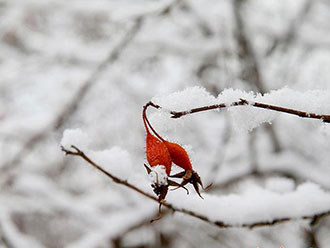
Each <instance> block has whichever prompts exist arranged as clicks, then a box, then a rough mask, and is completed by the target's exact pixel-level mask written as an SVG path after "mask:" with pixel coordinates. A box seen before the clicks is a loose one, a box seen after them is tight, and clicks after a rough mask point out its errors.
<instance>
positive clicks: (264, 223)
mask: <svg viewBox="0 0 330 248" xmlns="http://www.w3.org/2000/svg"><path fill="white" fill-rule="evenodd" d="M72 148H73V150H68V149H65V148H64V147H62V151H63V152H65V154H66V155H72V156H78V157H81V158H82V159H84V160H85V161H86V162H88V163H89V164H90V165H92V166H93V167H94V168H96V169H97V170H99V171H101V172H102V173H103V174H105V175H106V176H107V177H109V178H110V179H112V180H113V181H114V182H115V183H117V184H121V185H124V186H126V187H128V188H130V189H132V190H134V191H136V192H138V193H139V194H141V195H143V196H145V197H147V198H149V199H151V200H153V201H155V202H157V203H158V198H156V197H155V196H152V195H150V194H149V193H146V192H144V191H143V190H141V189H139V188H137V187H136V186H134V185H132V184H130V183H128V182H127V181H126V180H122V179H119V178H118V177H116V176H113V175H112V174H110V173H109V172H107V171H106V170H104V169H103V168H102V167H101V166H99V165H98V164H96V163H95V162H94V161H92V160H91V159H90V158H89V157H88V156H87V155H86V154H85V153H84V152H82V151H81V150H80V149H79V148H77V147H75V146H72ZM163 206H165V207H167V208H169V209H170V210H172V211H174V212H180V213H184V214H186V215H190V216H192V217H195V218H197V219H200V220H202V221H205V222H207V223H209V224H211V225H214V226H217V227H219V228H232V227H245V228H250V229H252V228H255V227H263V226H273V225H276V224H281V223H285V222H289V221H293V220H299V219H302V220H310V221H311V225H315V224H317V223H318V221H319V220H320V219H322V218H324V217H326V216H329V215H330V210H329V211H325V212H321V213H318V214H313V215H307V216H303V217H300V218H291V217H283V218H279V219H274V220H272V221H259V222H255V223H246V224H241V225H235V224H226V223H225V222H223V221H213V220H210V219H209V218H208V217H206V216H204V215H202V214H199V213H196V212H194V211H191V210H187V209H184V208H177V207H175V206H173V205H172V204H170V203H167V202H164V203H163Z"/></svg>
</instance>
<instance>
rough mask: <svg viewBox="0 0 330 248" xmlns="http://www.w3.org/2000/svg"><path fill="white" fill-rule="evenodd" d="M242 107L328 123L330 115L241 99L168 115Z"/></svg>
mask: <svg viewBox="0 0 330 248" xmlns="http://www.w3.org/2000/svg"><path fill="white" fill-rule="evenodd" d="M148 104H149V106H152V107H154V108H157V109H160V108H161V107H160V106H159V105H157V104H155V103H152V102H151V103H148ZM244 105H249V106H252V107H255V108H262V109H268V110H273V111H277V112H282V113H287V114H291V115H296V116H299V117H302V118H310V119H319V120H322V121H323V122H326V123H330V115H326V114H315V113H308V112H305V111H300V110H296V109H290V108H285V107H280V106H276V105H271V104H265V103H261V102H249V101H247V100H245V99H241V100H240V101H237V102H233V103H231V104H226V103H220V104H214V105H208V106H203V107H198V108H193V109H190V110H186V111H179V112H177V111H170V114H171V115H172V116H171V117H172V118H180V117H182V116H185V115H190V114H194V113H198V112H203V111H208V110H213V109H223V108H228V107H234V106H244Z"/></svg>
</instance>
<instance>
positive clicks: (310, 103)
mask: <svg viewBox="0 0 330 248" xmlns="http://www.w3.org/2000/svg"><path fill="white" fill-rule="evenodd" d="M240 99H245V100H247V101H248V102H249V103H250V104H253V103H254V102H260V103H264V104H272V105H277V106H280V107H286V108H292V109H295V110H301V111H305V112H310V113H318V114H329V113H330V91H324V90H323V91H321V90H309V91H305V92H299V91H296V90H292V89H289V88H282V89H279V90H274V91H271V92H269V93H267V94H264V95H262V94H260V93H255V92H252V91H250V92H246V91H242V90H235V89H225V90H224V91H222V92H221V93H220V94H219V95H218V97H217V98H215V97H213V96H211V95H210V94H209V93H208V92H207V91H206V90H205V89H204V88H201V87H191V88H187V89H185V90H183V91H179V92H175V93H172V94H170V95H166V96H157V97H154V98H153V99H152V101H153V102H155V103H157V104H158V105H160V106H161V107H163V108H164V109H165V110H164V109H163V110H161V111H158V112H157V113H154V114H153V115H152V116H151V118H150V119H152V120H155V121H154V122H155V123H156V125H157V126H163V127H160V128H161V130H162V131H165V132H166V131H167V130H170V129H173V127H174V128H175V124H177V123H178V121H176V122H175V121H173V120H171V119H170V115H169V114H164V111H165V112H166V111H168V110H172V111H189V110H190V109H193V108H196V107H203V106H208V105H213V104H220V103H225V104H226V105H228V108H227V110H228V111H229V113H230V116H231V118H232V120H233V121H232V123H233V127H234V128H235V129H236V130H238V131H243V132H246V131H251V130H252V129H254V128H256V127H258V126H259V125H261V124H263V123H271V122H272V121H273V120H274V119H275V118H276V117H277V116H278V115H279V114H282V115H286V114H285V113H280V112H277V111H273V110H266V109H262V108H257V107H253V106H249V105H247V106H233V107H230V105H231V104H232V103H234V102H238V101H240ZM296 118H299V117H296ZM159 123H161V124H162V125H160V124H159ZM180 123H181V124H182V123H183V122H180Z"/></svg>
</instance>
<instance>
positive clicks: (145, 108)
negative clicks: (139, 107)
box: [142, 101, 165, 142]
mask: <svg viewBox="0 0 330 248" xmlns="http://www.w3.org/2000/svg"><path fill="white" fill-rule="evenodd" d="M149 106H152V107H154V108H157V109H158V108H160V106H159V105H157V104H154V103H153V102H151V101H150V102H148V103H147V104H146V105H144V106H143V111H142V118H143V122H144V126H145V128H146V131H147V132H149V129H148V127H147V125H146V123H147V124H148V126H149V127H150V129H151V130H152V132H153V133H154V134H155V135H156V136H157V137H158V138H159V139H160V140H161V141H163V142H164V141H165V140H164V139H163V138H162V136H160V135H159V134H158V133H157V132H156V130H155V129H154V128H153V127H152V125H151V124H150V122H149V120H148V117H147V114H146V111H147V108H148V107H149Z"/></svg>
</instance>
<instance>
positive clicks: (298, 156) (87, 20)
mask: <svg viewBox="0 0 330 248" xmlns="http://www.w3.org/2000/svg"><path fill="white" fill-rule="evenodd" d="M329 71H330V2H329V1H328V0H268V1H262V0H222V1H219V0H196V1H191V0H173V1H167V0H166V1H165V0H159V1H157V0H139V1H133V0H120V1H118V0H95V1H88V0H81V1H78V0H72V1H63V0H56V1H55V0H42V1H41V0H30V1H24V0H7V1H6V0H0V247H1V248H2V247H7V248H19V247H23V248H24V247H40V248H42V247H47V248H48V247H49V248H61V247H70V248H73V247H91V248H106V247H189V248H191V247H257V246H260V247H280V246H281V245H283V246H284V247H310V246H312V247H329V237H328V234H329V230H330V222H329V220H327V219H324V220H323V221H322V222H320V223H319V224H318V225H317V226H315V227H310V226H309V225H308V223H307V222H304V221H294V222H289V223H286V224H281V225H278V226H273V227H263V228H257V229H254V230H248V229H238V228H236V229H228V230H227V229H223V230H221V229H218V228H216V227H213V226H210V225H208V224H206V223H202V222H200V221H198V220H194V219H192V218H191V217H187V216H180V215H178V216H177V215H172V214H166V216H164V217H163V219H162V220H160V221H158V222H156V223H154V224H150V223H149V220H150V219H151V218H153V217H154V216H155V214H156V213H157V206H156V204H155V203H153V202H150V201H149V200H148V199H146V198H143V197H141V196H139V195H137V194H136V193H134V192H131V191H129V190H127V189H125V188H123V187H121V186H120V185H116V184H114V183H112V182H111V181H110V180H108V179H107V178H105V177H104V176H103V175H101V174H99V173H98V172H96V171H94V170H93V169H91V168H87V166H83V165H84V163H83V162H82V161H81V160H79V159H71V158H65V156H64V154H63V153H62V152H61V150H60V140H61V136H62V133H63V131H64V130H65V129H67V128H81V129H82V130H84V132H86V133H87V134H88V135H89V137H90V141H91V147H92V148H93V149H96V150H97V149H108V148H111V147H117V146H118V147H120V148H121V149H123V150H125V151H127V153H128V154H129V157H130V160H131V164H132V168H131V171H130V173H141V174H142V173H145V172H144V168H143V162H144V160H145V155H144V152H145V151H144V135H145V134H144V129H143V125H142V120H141V110H142V106H143V105H144V104H145V103H146V102H147V101H149V100H150V99H151V98H152V97H153V96H156V95H162V94H168V93H172V92H175V91H179V90H183V89H185V88H186V87H191V86H201V87H205V88H206V90H207V91H209V92H210V93H211V94H212V95H214V96H217V95H218V94H219V93H220V92H221V91H222V90H223V89H225V88H235V89H242V90H246V91H250V90H253V91H255V92H260V93H266V92H269V91H271V90H276V89H280V88H282V87H285V86H287V87H290V88H292V89H295V90H299V91H306V90H312V89H319V90H330V83H329V82H330V73H329ZM306 100H308V99H306ZM325 114H326V113H325ZM166 135H168V136H170V137H173V136H174V135H175V137H176V141H178V142H180V143H181V144H189V145H190V146H191V147H192V148H191V153H192V157H193V161H194V166H195V168H197V169H198V171H199V173H200V175H201V177H202V178H203V180H204V181H205V182H213V183H214V186H213V188H212V189H211V190H210V194H219V195H224V194H229V193H237V192H240V190H241V189H242V188H244V187H247V186H251V185H256V184H257V185H265V187H266V186H267V185H269V184H270V183H271V181H272V180H273V181H274V178H275V180H280V182H281V183H283V184H285V185H289V186H288V187H289V188H290V187H296V186H297V185H299V184H300V183H302V182H306V181H312V182H315V183H317V184H319V185H320V186H321V187H322V188H324V189H330V180H329V176H328V175H329V172H330V168H329V161H330V155H329V149H330V142H329V136H326V135H325V134H324V133H323V132H322V129H321V128H319V127H318V126H317V125H316V124H315V122H314V121H311V120H301V119H299V118H297V117H291V116H287V115H280V116H279V117H278V118H277V119H276V120H275V121H274V123H273V125H269V124H264V125H262V126H260V127H258V128H256V129H255V130H253V131H252V132H250V133H244V134H242V133H240V132H237V131H236V130H235V129H233V127H232V123H231V119H230V118H229V117H228V114H227V112H226V111H224V112H220V113H219V112H212V113H207V114H204V115H196V116H194V118H191V120H190V121H189V123H188V125H185V126H182V127H178V128H177V129H176V130H170V131H169V132H167V133H166ZM109 171H111V167H109ZM292 185H294V186H292ZM284 187H285V186H284ZM219 211H221V210H219Z"/></svg>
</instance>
